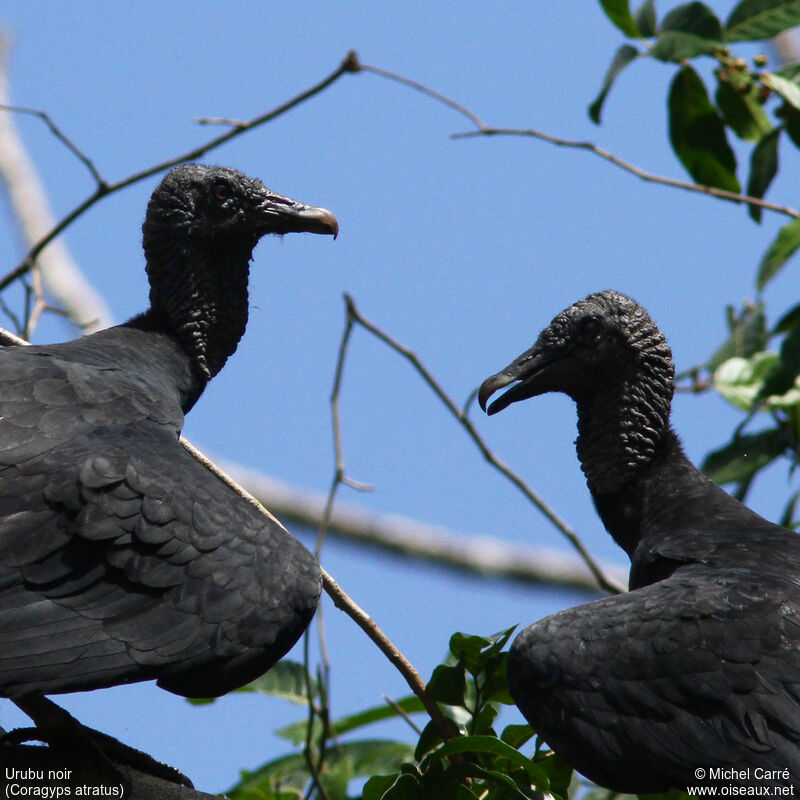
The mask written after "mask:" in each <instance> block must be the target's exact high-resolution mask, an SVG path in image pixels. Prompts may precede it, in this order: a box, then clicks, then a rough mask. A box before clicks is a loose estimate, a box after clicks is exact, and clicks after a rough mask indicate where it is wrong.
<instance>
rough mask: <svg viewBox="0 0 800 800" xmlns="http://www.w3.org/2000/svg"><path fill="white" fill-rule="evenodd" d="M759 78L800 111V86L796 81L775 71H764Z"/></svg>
mask: <svg viewBox="0 0 800 800" xmlns="http://www.w3.org/2000/svg"><path fill="white" fill-rule="evenodd" d="M759 80H760V81H761V83H763V84H764V86H766V87H767V88H768V89H772V91H773V92H775V93H776V94H779V95H780V96H781V97H782V98H783V99H784V100H785V101H786V102H787V103H788V104H789V105H790V106H792V108H795V109H797V110H798V111H800V86H798V85H797V84H796V83H795V82H794V81H790V80H788V79H787V78H784V77H783V76H782V75H776V74H775V73H774V72H762V73H761V75H760V76H759Z"/></svg>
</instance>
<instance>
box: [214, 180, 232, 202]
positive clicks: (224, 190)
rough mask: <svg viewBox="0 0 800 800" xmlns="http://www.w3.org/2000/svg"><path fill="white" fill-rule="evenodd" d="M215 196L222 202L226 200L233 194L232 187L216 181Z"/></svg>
mask: <svg viewBox="0 0 800 800" xmlns="http://www.w3.org/2000/svg"><path fill="white" fill-rule="evenodd" d="M213 192H214V197H216V198H217V200H219V201H220V202H221V203H222V202H225V200H227V199H228V198H229V197H230V196H231V190H230V187H229V186H227V185H225V184H224V183H216V184H214V189H213Z"/></svg>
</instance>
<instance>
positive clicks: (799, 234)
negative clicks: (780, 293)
mask: <svg viewBox="0 0 800 800" xmlns="http://www.w3.org/2000/svg"><path fill="white" fill-rule="evenodd" d="M798 247H800V219H795V220H792V221H791V222H789V223H787V224H786V225H784V226H783V227H782V228H781V229H780V231H778V235H777V237H776V238H775V241H773V242H772V244H771V245H770V246H769V249H768V250H767V252H766V253H764V257H763V258H762V259H761V264H760V265H759V267H758V276H757V278H756V288H757V289H758V290H759V291H761V290H762V289H763V288H764V287H765V286H766V285H767V284H768V283H769V282H770V281H771V280H772V279H773V278H774V277H775V276H776V275H777V274H778V273H779V272H780V271H781V269H782V268H783V266H784V264H786V262H787V261H788V260H789V259H790V258H791V257H792V256H793V255H794V253H795V251H796V250H797V248H798Z"/></svg>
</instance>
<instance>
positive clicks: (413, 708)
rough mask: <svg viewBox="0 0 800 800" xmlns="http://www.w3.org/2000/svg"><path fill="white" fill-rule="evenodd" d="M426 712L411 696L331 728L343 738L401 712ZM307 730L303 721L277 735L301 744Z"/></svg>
mask: <svg viewBox="0 0 800 800" xmlns="http://www.w3.org/2000/svg"><path fill="white" fill-rule="evenodd" d="M398 709H399V710H398ZM424 710H425V706H424V705H423V704H422V701H421V700H420V699H419V698H418V697H417V696H416V695H413V694H411V695H408V696H407V697H403V698H402V699H400V700H396V701H394V703H393V704H391V705H390V704H388V703H386V704H384V705H381V706H375V707H374V708H368V709H366V710H365V711H360V712H359V713H357V714H351V715H349V716H346V717H341V718H340V719H337V720H336V721H335V722H333V723H331V727H332V728H333V730H335V731H336V734H337V735H338V736H343V735H344V734H345V733H350V732H351V731H354V730H356V729H358V728H363V727H364V726H366V725H371V724H372V723H373V722H380V721H381V720H384V719H391V718H392V717H397V716H400V711H404V712H405V713H406V714H416V713H418V712H421V711H424ZM307 730H308V720H301V721H300V722H293V723H292V724H291V725H286V726H285V727H283V728H280V729H279V730H277V731H275V733H277V734H278V736H281V737H282V738H284V739H288V740H289V741H291V742H293V743H294V744H301V743H302V742H304V741H305V740H306V732H307Z"/></svg>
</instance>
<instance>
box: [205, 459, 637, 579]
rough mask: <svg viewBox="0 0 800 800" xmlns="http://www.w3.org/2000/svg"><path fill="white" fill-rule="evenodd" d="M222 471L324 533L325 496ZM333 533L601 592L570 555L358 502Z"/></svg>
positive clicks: (244, 471)
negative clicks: (376, 509) (381, 511)
mask: <svg viewBox="0 0 800 800" xmlns="http://www.w3.org/2000/svg"><path fill="white" fill-rule="evenodd" d="M218 463H219V462H218ZM222 466H223V467H224V469H225V471H226V472H228V474H230V475H232V476H233V477H234V478H235V480H236V481H237V482H238V483H240V484H241V485H242V486H244V487H245V488H246V489H247V491H248V492H250V493H251V494H252V495H254V496H255V497H257V498H258V499H259V501H260V502H261V503H262V504H263V505H265V506H267V507H268V508H270V509H271V510H272V511H273V512H274V513H275V515H276V516H278V517H280V519H282V520H283V521H284V522H285V523H286V524H287V525H290V527H293V528H295V527H302V528H309V529H311V530H317V529H318V528H319V526H320V524H321V523H322V520H323V519H324V516H325V507H326V503H327V498H326V496H325V495H323V494H318V493H316V492H311V491H308V490H305V489H300V488H298V487H295V486H289V485H288V484H285V483H282V482H281V481H278V480H276V479H275V478H273V477H270V476H268V475H264V474H263V473H260V472H258V471H256V470H252V469H249V468H247V467H243V466H241V465H239V464H233V463H229V462H222ZM327 532H328V535H330V536H335V537H338V538H341V539H345V540H347V541H351V542H354V543H356V544H360V545H364V546H366V547H374V548H377V549H379V550H382V551H388V552H391V553H396V554H398V555H400V556H405V557H409V558H416V559H419V560H421V561H428V562H430V563H432V564H435V565H436V566H438V567H443V568H445V569H452V570H456V571H458V572H466V573H470V574H473V575H477V576H483V577H486V578H490V579H510V580H515V581H519V582H521V583H526V584H533V585H544V586H561V587H565V588H570V589H579V590H581V591H585V592H591V593H597V592H598V585H597V580H596V579H595V577H594V575H593V574H592V572H591V571H590V570H589V568H588V567H587V566H586V563H585V562H584V561H583V559H581V558H579V557H577V556H575V555H572V554H570V553H565V552H562V551H559V550H555V549H548V548H543V547H532V546H530V545H512V544H508V543H507V542H505V541H503V540H502V539H500V538H498V537H495V536H490V535H475V534H471V533H462V532H459V531H453V530H451V529H449V528H444V527H441V526H437V525H431V524H429V523H426V522H422V521H421V520H417V519H411V518H410V517H404V516H401V515H395V514H378V513H375V512H372V511H368V510H366V509H364V508H362V507H360V506H358V505H356V504H354V503H342V502H341V501H339V502H337V504H336V506H335V508H334V509H333V511H332V513H331V514H330V519H329V521H328V525H327ZM532 535H535V534H532ZM599 566H600V568H601V570H602V572H603V574H604V575H606V576H607V577H608V578H609V580H611V581H613V582H614V583H615V584H620V585H624V584H625V583H626V582H627V569H625V568H623V567H622V566H621V565H619V564H611V563H603V562H600V563H599Z"/></svg>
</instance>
